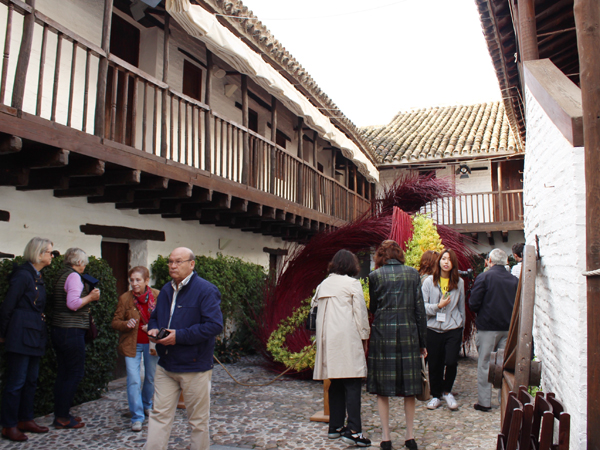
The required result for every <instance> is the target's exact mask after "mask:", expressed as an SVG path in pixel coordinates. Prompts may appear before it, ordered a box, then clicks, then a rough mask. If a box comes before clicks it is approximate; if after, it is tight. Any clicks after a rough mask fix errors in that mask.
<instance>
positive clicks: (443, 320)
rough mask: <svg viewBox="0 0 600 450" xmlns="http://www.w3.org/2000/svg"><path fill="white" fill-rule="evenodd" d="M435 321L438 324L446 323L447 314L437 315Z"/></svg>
mask: <svg viewBox="0 0 600 450" xmlns="http://www.w3.org/2000/svg"><path fill="white" fill-rule="evenodd" d="M435 320H437V321H438V322H445V321H446V313H437V314H436V315H435Z"/></svg>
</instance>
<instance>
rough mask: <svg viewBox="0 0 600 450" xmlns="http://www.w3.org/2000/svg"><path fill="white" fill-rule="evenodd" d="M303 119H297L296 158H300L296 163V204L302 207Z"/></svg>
mask: <svg viewBox="0 0 600 450" xmlns="http://www.w3.org/2000/svg"><path fill="white" fill-rule="evenodd" d="M303 127H304V118H303V117H298V158H300V162H299V163H298V179H297V181H298V185H297V188H296V189H297V196H296V203H298V204H299V205H302V203H303V201H304V195H303V189H304V180H303V179H302V169H303V166H304V130H303Z"/></svg>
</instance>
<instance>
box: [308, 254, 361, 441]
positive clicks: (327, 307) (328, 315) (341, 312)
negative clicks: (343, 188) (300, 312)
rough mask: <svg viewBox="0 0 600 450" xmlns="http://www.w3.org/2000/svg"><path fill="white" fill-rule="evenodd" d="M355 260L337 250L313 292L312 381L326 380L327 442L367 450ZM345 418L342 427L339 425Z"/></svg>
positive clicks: (358, 292)
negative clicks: (338, 441)
mask: <svg viewBox="0 0 600 450" xmlns="http://www.w3.org/2000/svg"><path fill="white" fill-rule="evenodd" d="M358 272H359V265H358V258H357V257H356V255H355V254H354V253H352V252H349V251H348V250H340V251H338V252H337V253H336V254H335V256H334V257H333V259H332V260H331V262H330V263H329V276H328V277H327V278H326V279H325V280H324V281H323V282H322V283H321V284H320V285H319V286H318V287H317V291H316V293H315V296H314V297H313V300H312V306H318V309H317V323H316V325H317V329H316V343H317V353H316V356H315V368H314V371H313V378H314V379H315V380H325V379H330V380H331V385H330V386H329V433H328V437H329V439H337V438H340V437H341V438H342V440H343V441H344V442H346V443H348V444H351V445H358V446H359V447H368V446H369V445H371V441H370V440H369V439H367V438H365V437H364V436H363V434H362V424H361V419H360V391H361V386H362V379H363V378H364V377H365V376H366V375H367V361H366V358H365V349H366V344H367V339H369V318H368V313H367V306H366V304H365V298H364V296H363V292H362V286H361V284H360V281H358V280H357V279H355V278H353V277H355V276H356V275H358ZM346 414H347V415H348V423H347V425H344V422H345V420H346Z"/></svg>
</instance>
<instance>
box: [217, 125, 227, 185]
mask: <svg viewBox="0 0 600 450" xmlns="http://www.w3.org/2000/svg"><path fill="white" fill-rule="evenodd" d="M220 137H221V144H220V145H219V146H218V147H219V175H221V176H222V177H224V176H226V175H225V172H226V171H227V167H226V166H225V171H224V170H223V159H224V156H225V153H226V151H223V121H221V127H220ZM216 139H217V132H216V130H215V144H216ZM216 148H217V145H215V149H216ZM215 163H216V161H215Z"/></svg>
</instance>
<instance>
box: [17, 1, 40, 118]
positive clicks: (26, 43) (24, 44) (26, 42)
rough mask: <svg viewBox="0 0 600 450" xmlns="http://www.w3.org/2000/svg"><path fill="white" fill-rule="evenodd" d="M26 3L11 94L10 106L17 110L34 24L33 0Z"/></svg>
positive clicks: (20, 106)
mask: <svg viewBox="0 0 600 450" xmlns="http://www.w3.org/2000/svg"><path fill="white" fill-rule="evenodd" d="M27 4H28V5H29V6H31V12H30V13H29V14H27V15H26V16H25V19H23V39H22V40H21V48H20V49H19V59H18V60H17V69H16V72H15V73H16V76H15V84H14V86H13V96H12V107H13V108H16V109H17V110H19V111H21V110H22V109H23V96H24V95H25V80H26V78H27V68H28V67H29V57H30V56H31V43H32V42H33V27H34V26H35V0H27Z"/></svg>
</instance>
